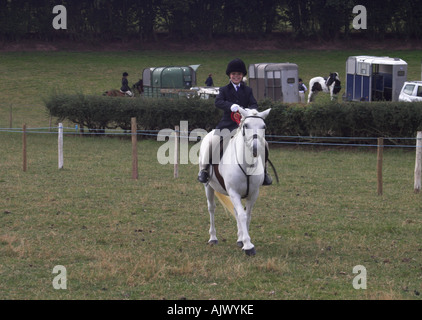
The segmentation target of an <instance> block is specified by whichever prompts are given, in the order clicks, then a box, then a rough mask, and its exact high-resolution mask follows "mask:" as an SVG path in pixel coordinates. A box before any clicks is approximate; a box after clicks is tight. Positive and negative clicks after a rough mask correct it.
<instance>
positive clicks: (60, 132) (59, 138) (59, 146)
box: [58, 123, 63, 169]
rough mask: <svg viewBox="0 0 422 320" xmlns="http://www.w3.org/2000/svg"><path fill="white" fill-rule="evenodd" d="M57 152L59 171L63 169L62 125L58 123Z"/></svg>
mask: <svg viewBox="0 0 422 320" xmlns="http://www.w3.org/2000/svg"><path fill="white" fill-rule="evenodd" d="M58 150H59V169H63V123H59V137H58Z"/></svg>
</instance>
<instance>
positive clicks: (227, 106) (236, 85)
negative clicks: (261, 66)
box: [198, 59, 272, 185]
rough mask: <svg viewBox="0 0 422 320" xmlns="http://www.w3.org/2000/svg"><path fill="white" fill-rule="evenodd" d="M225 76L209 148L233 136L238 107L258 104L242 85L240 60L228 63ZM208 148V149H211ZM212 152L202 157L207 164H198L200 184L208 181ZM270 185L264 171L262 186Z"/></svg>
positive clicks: (269, 178)
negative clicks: (219, 114)
mask: <svg viewBox="0 0 422 320" xmlns="http://www.w3.org/2000/svg"><path fill="white" fill-rule="evenodd" d="M226 74H227V76H228V77H229V79H230V83H229V84H228V85H226V86H224V87H221V88H220V91H219V94H218V96H217V97H216V98H215V106H216V107H217V108H219V109H221V110H223V116H222V118H221V120H220V122H219V123H218V124H217V126H216V129H218V130H216V132H215V133H214V136H213V138H212V143H211V146H215V145H218V144H219V141H220V140H221V139H222V138H223V141H227V139H224V137H225V136H227V135H231V136H232V135H233V134H234V133H235V132H236V129H237V128H238V127H239V124H238V123H237V122H236V121H235V116H234V114H235V113H236V112H237V111H238V110H239V107H242V108H245V109H246V108H249V109H258V103H257V102H256V99H255V97H254V96H253V92H252V89H251V88H250V87H248V86H246V85H245V84H244V83H243V81H242V80H243V77H244V76H246V74H247V71H246V66H245V63H244V62H243V61H242V60H241V59H234V60H232V61H230V62H229V64H228V65H227V69H226ZM211 146H210V148H209V149H212V147H211ZM212 152H213V150H209V155H204V157H203V158H204V159H210V161H209V163H206V164H200V171H199V174H198V181H199V182H202V183H206V182H208V179H209V173H208V171H209V166H210V163H212V159H211V158H213V157H212ZM271 183H272V179H271V177H270V176H269V175H268V174H267V171H266V170H265V178H264V183H263V184H264V185H270V184H271Z"/></svg>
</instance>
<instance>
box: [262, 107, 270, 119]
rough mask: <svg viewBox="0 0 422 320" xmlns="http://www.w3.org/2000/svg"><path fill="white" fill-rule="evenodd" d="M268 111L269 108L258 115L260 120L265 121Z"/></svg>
mask: <svg viewBox="0 0 422 320" xmlns="http://www.w3.org/2000/svg"><path fill="white" fill-rule="evenodd" d="M270 111H271V108H269V109H267V110H265V111H262V112H261V113H260V114H259V116H260V117H261V118H262V119H265V118H266V117H267V116H268V114H269V113H270Z"/></svg>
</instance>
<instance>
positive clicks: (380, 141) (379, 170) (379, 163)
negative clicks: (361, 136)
mask: <svg viewBox="0 0 422 320" xmlns="http://www.w3.org/2000/svg"><path fill="white" fill-rule="evenodd" d="M383 150H384V138H378V152H377V192H378V195H379V196H381V195H382V160H383V159H382V158H383Z"/></svg>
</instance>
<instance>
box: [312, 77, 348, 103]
mask: <svg viewBox="0 0 422 320" xmlns="http://www.w3.org/2000/svg"><path fill="white" fill-rule="evenodd" d="M309 88H310V92H309V95H308V103H310V102H311V101H313V96H314V95H316V94H317V93H318V92H319V91H323V92H325V93H329V94H330V96H331V100H333V99H334V95H336V94H337V93H339V92H340V90H341V81H340V78H339V75H338V72H331V73H330V76H329V77H328V79H324V78H323V77H315V78H312V79H311V81H309Z"/></svg>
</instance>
